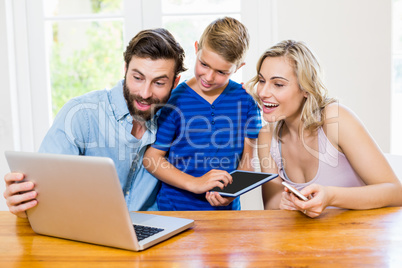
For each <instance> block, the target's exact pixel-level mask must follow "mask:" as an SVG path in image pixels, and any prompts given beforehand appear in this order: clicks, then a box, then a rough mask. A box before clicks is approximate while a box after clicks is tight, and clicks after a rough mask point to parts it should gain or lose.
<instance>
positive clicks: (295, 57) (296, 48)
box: [246, 40, 336, 138]
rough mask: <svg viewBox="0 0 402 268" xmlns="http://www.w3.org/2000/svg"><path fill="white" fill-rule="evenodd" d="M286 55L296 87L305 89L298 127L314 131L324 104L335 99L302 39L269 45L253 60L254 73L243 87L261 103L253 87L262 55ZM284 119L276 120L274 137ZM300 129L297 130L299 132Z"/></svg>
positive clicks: (318, 123) (320, 119) (319, 121)
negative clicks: (255, 64)
mask: <svg viewBox="0 0 402 268" xmlns="http://www.w3.org/2000/svg"><path fill="white" fill-rule="evenodd" d="M274 57H286V58H287V59H288V60H290V62H291V64H292V65H293V70H294V72H295V75H296V77H297V80H298V84H299V88H300V90H303V91H305V92H307V99H306V101H305V103H304V105H303V109H302V112H301V118H300V119H301V121H302V122H303V125H302V129H301V131H303V130H309V131H314V130H317V129H318V128H319V127H321V126H322V125H323V124H324V120H325V118H324V114H323V110H324V108H325V107H326V106H327V105H328V104H330V103H333V102H335V101H336V100H335V99H333V98H329V97H328V91H327V89H326V87H325V86H324V83H323V81H322V78H321V76H322V74H321V67H320V64H319V63H318V61H317V59H316V57H315V56H314V55H313V53H312V52H311V51H310V49H309V48H308V47H307V46H306V45H305V44H304V43H303V42H296V41H293V40H285V41H282V42H280V43H278V44H276V45H274V46H273V47H271V48H269V49H268V50H267V51H265V52H264V54H263V55H262V56H261V57H260V59H259V60H258V63H257V75H256V76H255V77H253V78H252V79H251V80H250V81H249V82H248V83H247V84H246V87H247V88H248V89H249V91H250V94H251V95H252V96H253V97H254V99H255V100H256V101H257V102H258V103H259V104H260V105H261V102H260V100H259V98H258V96H257V92H256V91H257V87H256V85H257V84H258V81H259V76H258V74H259V73H260V71H261V66H262V63H263V62H264V60H265V59H266V58H274ZM283 123H284V120H280V121H279V122H277V124H276V128H275V133H274V135H275V137H276V138H278V133H279V132H280V129H281V127H282V126H283ZM301 134H302V132H301V133H300V135H301Z"/></svg>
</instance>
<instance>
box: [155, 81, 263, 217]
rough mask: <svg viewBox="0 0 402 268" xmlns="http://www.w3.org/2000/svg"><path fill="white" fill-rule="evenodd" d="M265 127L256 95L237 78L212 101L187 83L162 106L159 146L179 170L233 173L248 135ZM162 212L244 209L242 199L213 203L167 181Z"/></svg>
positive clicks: (160, 202) (196, 173) (196, 174)
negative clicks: (250, 93) (216, 204)
mask: <svg viewBox="0 0 402 268" xmlns="http://www.w3.org/2000/svg"><path fill="white" fill-rule="evenodd" d="M260 128H261V119H260V113H259V109H258V106H257V104H256V103H255V101H254V100H253V98H252V97H251V96H250V95H249V94H247V92H246V91H245V90H244V89H243V88H242V86H241V85H240V84H238V83H236V82H234V81H232V80H229V83H228V85H227V86H226V88H225V90H224V91H223V92H222V93H221V95H220V96H219V97H218V98H217V99H216V100H215V101H214V102H213V103H212V104H210V103H209V102H208V101H206V100H205V99H204V98H202V97H201V96H200V95H198V94H197V93H196V92H195V91H194V90H193V89H191V88H190V87H189V86H188V85H187V84H186V82H183V83H181V84H180V85H179V86H177V88H176V89H174V90H173V92H172V95H171V97H170V99H169V101H168V104H167V105H166V106H164V107H163V108H162V109H161V114H160V117H159V118H158V132H157V135H156V141H155V143H154V144H153V145H152V146H153V147H154V148H156V149H159V150H163V151H167V158H168V161H169V162H170V163H171V164H172V165H174V166H175V167H176V168H177V169H179V170H181V171H183V172H185V173H187V174H189V175H191V176H194V177H200V176H202V175H204V174H205V173H207V172H208V171H210V170H211V169H219V170H226V171H227V172H231V171H233V170H236V169H237V166H238V165H239V162H240V160H241V157H242V153H243V148H244V139H245V137H247V138H251V139H255V138H257V137H258V132H259V130H260ZM157 201H158V207H159V209H160V210H214V209H233V210H239V209H240V199H239V198H237V199H235V200H234V201H233V202H232V203H231V204H229V205H228V206H225V207H213V206H211V205H210V204H209V203H208V201H207V200H206V199H205V193H204V194H194V193H191V192H188V191H185V190H182V189H178V188H176V187H173V186H171V185H168V184H166V183H162V187H161V189H160V191H159V194H158V197H157Z"/></svg>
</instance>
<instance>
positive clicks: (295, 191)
mask: <svg viewBox="0 0 402 268" xmlns="http://www.w3.org/2000/svg"><path fill="white" fill-rule="evenodd" d="M282 184H283V186H285V187H286V188H288V189H289V191H291V192H292V193H293V194H294V195H295V196H297V197H298V198H299V199H301V200H303V201H308V198H307V197H305V196H304V195H302V194H301V193H300V192H299V191H298V190H296V189H295V188H294V187H293V186H292V185H290V184H289V183H287V182H286V181H283V182H282Z"/></svg>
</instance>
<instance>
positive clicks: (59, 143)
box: [39, 80, 160, 211]
mask: <svg viewBox="0 0 402 268" xmlns="http://www.w3.org/2000/svg"><path fill="white" fill-rule="evenodd" d="M123 83H124V80H121V81H120V82H118V83H117V85H116V86H115V87H113V88H112V89H104V90H98V91H93V92H90V93H87V94H85V95H82V96H80V97H76V98H73V99H71V100H70V101H69V102H68V103H66V104H65V105H64V106H63V108H62V109H61V110H60V112H59V113H58V114H57V116H56V118H55V120H54V122H53V125H52V127H51V128H50V129H49V131H48V133H47V134H46V136H45V138H44V140H43V141H42V144H41V146H40V149H39V152H42V153H56V154H72V155H89V156H103V157H109V158H111V159H112V160H113V161H114V164H115V166H116V171H117V174H118V176H119V180H120V184H121V186H122V190H123V193H124V197H125V200H126V203H127V207H128V209H129V210H130V211H138V210H158V207H157V205H156V195H157V193H158V190H159V187H160V185H159V181H158V180H157V179H156V178H155V177H154V176H152V175H151V174H150V173H148V171H147V170H146V169H145V168H144V166H143V165H142V158H143V156H144V152H145V150H146V148H147V146H148V145H149V144H151V143H153V142H154V141H155V134H156V131H157V125H156V121H157V120H156V118H153V119H152V120H150V121H147V122H146V126H147V131H146V132H145V133H144V135H143V137H142V138H141V139H140V140H138V139H136V138H135V137H134V136H133V135H131V130H132V127H133V123H132V121H133V118H132V116H131V115H130V113H129V111H128V108H127V103H126V101H125V99H124V95H123Z"/></svg>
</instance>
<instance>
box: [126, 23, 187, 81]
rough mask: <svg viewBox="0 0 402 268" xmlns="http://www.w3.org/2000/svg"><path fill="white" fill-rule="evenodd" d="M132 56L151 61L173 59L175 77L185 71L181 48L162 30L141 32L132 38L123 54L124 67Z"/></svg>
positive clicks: (171, 36) (166, 31)
mask: <svg viewBox="0 0 402 268" xmlns="http://www.w3.org/2000/svg"><path fill="white" fill-rule="evenodd" d="M133 56H136V57H139V58H150V59H152V60H158V59H166V60H170V59H173V60H174V61H175V73H174V75H175V77H177V76H178V75H179V74H180V73H181V72H184V71H186V68H185V67H184V62H183V61H184V50H183V48H182V47H181V46H180V44H179V43H178V42H176V40H175V38H174V37H173V35H172V34H171V33H170V32H169V31H168V30H166V29H163V28H157V29H150V30H143V31H141V32H139V33H138V34H137V35H136V36H134V37H133V39H131V41H130V43H129V44H128V46H127V48H126V51H125V52H124V61H125V63H126V66H128V65H129V63H130V61H131V58H132V57H133Z"/></svg>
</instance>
